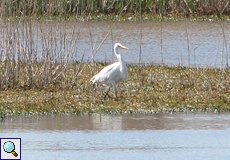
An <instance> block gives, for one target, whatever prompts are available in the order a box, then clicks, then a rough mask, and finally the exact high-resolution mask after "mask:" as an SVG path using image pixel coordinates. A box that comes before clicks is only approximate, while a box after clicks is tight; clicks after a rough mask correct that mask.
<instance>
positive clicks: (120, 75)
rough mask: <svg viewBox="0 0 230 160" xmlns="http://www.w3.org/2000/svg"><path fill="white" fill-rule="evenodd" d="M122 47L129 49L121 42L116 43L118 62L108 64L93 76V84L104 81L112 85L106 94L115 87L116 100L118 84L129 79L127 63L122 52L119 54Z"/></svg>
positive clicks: (115, 49)
mask: <svg viewBox="0 0 230 160" xmlns="http://www.w3.org/2000/svg"><path fill="white" fill-rule="evenodd" d="M120 48H122V49H128V48H127V47H125V46H122V45H121V44H120V43H116V44H115V45H114V53H115V55H116V56H117V59H118V62H115V63H113V64H110V65H109V66H106V67H105V68H103V69H102V70H101V71H100V72H99V73H98V74H96V75H95V76H93V78H91V81H92V82H93V84H94V83H102V84H105V85H107V86H110V87H109V89H108V91H107V92H105V93H106V94H108V92H109V90H110V88H111V87H113V89H114V92H115V96H116V100H118V98H117V88H116V85H117V84H118V83H120V82H121V81H127V75H128V72H127V67H126V63H125V61H124V59H123V58H122V56H121V54H119V49H120Z"/></svg>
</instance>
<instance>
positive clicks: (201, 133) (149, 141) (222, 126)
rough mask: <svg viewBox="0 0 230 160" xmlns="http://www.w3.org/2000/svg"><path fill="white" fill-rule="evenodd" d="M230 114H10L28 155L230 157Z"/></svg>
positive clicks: (9, 132)
mask: <svg viewBox="0 0 230 160" xmlns="http://www.w3.org/2000/svg"><path fill="white" fill-rule="evenodd" d="M229 119H230V115H229V114H159V115H146V114H133V115H131V114H123V115H100V114H92V115H84V116H77V115H61V116H60V115H48V116H31V117H25V116H19V117H15V116H14V117H11V116H7V117H6V119H5V120H4V121H2V122H1V123H0V137H1V138H22V159H35V160H36V159H50V160H53V159H54V160H55V159H66V160H68V159H130V160H131V159H132V160H133V159H165V160H168V159H173V160H178V159H191V160H193V159H198V160H199V159H200V160H212V159H229V158H230V152H229V151H230V136H229V135H230V123H229Z"/></svg>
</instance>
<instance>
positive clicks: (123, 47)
mask: <svg viewBox="0 0 230 160" xmlns="http://www.w3.org/2000/svg"><path fill="white" fill-rule="evenodd" d="M120 47H121V48H122V49H127V50H129V48H127V47H125V46H120Z"/></svg>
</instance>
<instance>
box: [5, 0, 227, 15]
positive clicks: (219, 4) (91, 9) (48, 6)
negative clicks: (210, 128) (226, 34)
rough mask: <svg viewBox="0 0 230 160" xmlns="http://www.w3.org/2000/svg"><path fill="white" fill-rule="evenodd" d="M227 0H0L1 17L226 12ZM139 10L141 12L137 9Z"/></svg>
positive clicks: (212, 13) (225, 13)
mask: <svg viewBox="0 0 230 160" xmlns="http://www.w3.org/2000/svg"><path fill="white" fill-rule="evenodd" d="M229 9H230V5H229V1H228V0H221V1H213V0H157V1H156V0H155V1H152V0H139V1H136V0H122V1H116V0H84V1H83V0H46V1H43V0H17V1H15V0H2V1H1V2H0V15H1V17H2V18H4V17H40V16H42V17H62V18H63V17H65V18H67V19H68V17H70V16H74V17H75V16H76V17H79V16H80V17H81V16H83V17H84V16H93V15H99V14H119V13H123V14H132V15H137V16H138V15H139V14H151V15H160V16H166V15H167V16H172V15H173V16H183V17H188V16H204V15H216V16H218V17H220V18H222V17H223V15H229V13H230V12H229ZM140 11H141V12H140Z"/></svg>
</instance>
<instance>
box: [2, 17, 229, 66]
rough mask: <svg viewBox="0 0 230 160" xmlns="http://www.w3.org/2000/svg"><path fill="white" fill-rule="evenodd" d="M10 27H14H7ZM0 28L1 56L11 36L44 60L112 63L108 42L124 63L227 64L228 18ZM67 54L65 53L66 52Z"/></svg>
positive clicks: (5, 25)
mask: <svg viewBox="0 0 230 160" xmlns="http://www.w3.org/2000/svg"><path fill="white" fill-rule="evenodd" d="M12 25H13V26H14V27H16V28H15V29H14V27H13V28H12ZM30 25H31V26H32V31H31V35H32V36H28V35H27V34H29V33H30V30H29V29H26V28H29V26H30ZM113 25H114V26H113ZM0 26H1V29H0V37H1V41H0V44H1V47H2V48H3V49H2V50H3V51H4V52H2V53H3V55H4V53H7V51H8V50H9V47H10V46H9V43H8V42H10V41H11V40H19V43H20V44H21V45H22V46H23V47H24V48H25V49H26V48H28V47H30V39H32V40H33V43H34V44H33V45H31V46H33V49H32V53H33V55H34V56H35V57H40V56H41V57H42V56H43V59H44V57H45V56H46V55H47V53H48V54H50V56H51V57H52V58H54V57H56V58H57V59H58V58H59V59H60V58H62V59H66V57H68V58H69V61H72V60H77V61H81V59H82V58H83V60H84V61H90V62H92V60H94V61H97V62H98V61H100V62H101V61H106V62H113V61H117V60H116V57H115V55H114V53H113V44H115V43H116V42H120V43H121V44H123V45H125V46H127V47H128V48H129V49H130V50H128V51H127V50H126V51H121V52H122V54H123V56H124V59H125V60H126V61H127V62H128V63H139V62H141V63H144V64H148V63H151V64H161V63H164V64H168V65H182V66H198V67H226V66H227V65H228V57H229V56H228V50H229V47H230V43H228V42H229V40H230V34H229V33H230V22H186V21H182V22H153V21H143V22H142V23H141V22H116V23H115V24H114V22H77V23H75V22H58V21H35V22H31V24H29V23H25V24H24V23H23V22H20V23H16V24H14V23H13V22H8V23H1V24H0ZM110 29H112V30H111V32H110ZM107 34H108V35H107ZM17 36H18V37H17ZM104 38H105V41H104V42H103V39H104ZM28 40H29V41H28ZM102 42H103V43H102ZM15 43H18V42H15ZM72 44H73V45H72ZM100 44H102V45H101V46H100ZM140 44H141V47H140ZM15 46H16V45H15ZM11 47H12V46H11ZM14 52H17V49H14ZM68 53H71V54H70V55H68V56H67V54H68ZM20 54H21V53H20ZM83 55H84V56H83ZM92 57H93V59H92ZM68 58H67V59H68ZM2 59H4V56H2ZM41 59H42V58H41ZM54 59H55V58H54Z"/></svg>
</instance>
